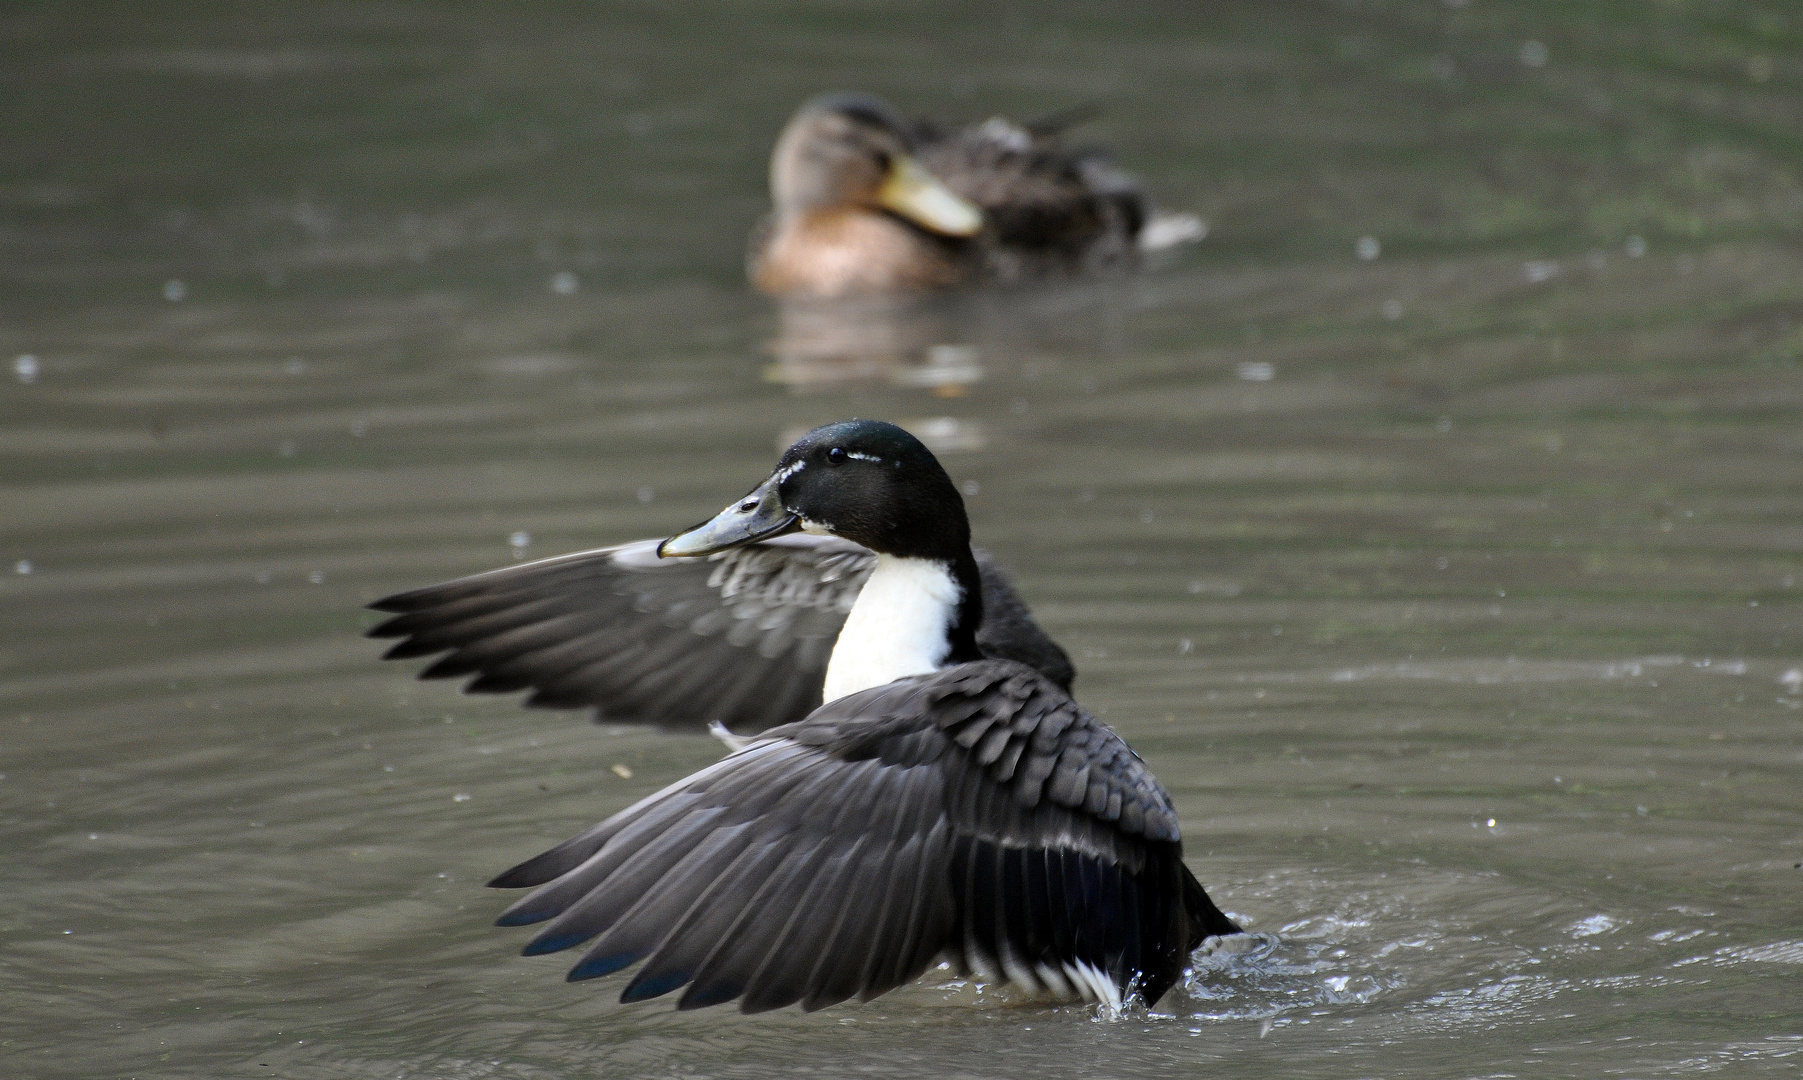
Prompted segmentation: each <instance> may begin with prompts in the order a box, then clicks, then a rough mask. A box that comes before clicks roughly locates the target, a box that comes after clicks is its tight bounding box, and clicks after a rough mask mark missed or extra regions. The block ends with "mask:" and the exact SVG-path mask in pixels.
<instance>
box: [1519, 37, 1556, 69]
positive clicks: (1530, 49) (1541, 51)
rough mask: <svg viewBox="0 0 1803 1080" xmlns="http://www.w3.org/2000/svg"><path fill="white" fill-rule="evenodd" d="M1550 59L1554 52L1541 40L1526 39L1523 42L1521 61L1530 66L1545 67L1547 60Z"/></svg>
mask: <svg viewBox="0 0 1803 1080" xmlns="http://www.w3.org/2000/svg"><path fill="white" fill-rule="evenodd" d="M1550 59H1552V54H1551V53H1549V52H1548V51H1547V49H1546V46H1545V45H1542V44H1541V43H1540V42H1538V41H1524V42H1522V43H1521V62H1522V63H1524V64H1526V65H1527V66H1528V67H1531V68H1537V67H1545V66H1546V62H1547V61H1548V60H1550Z"/></svg>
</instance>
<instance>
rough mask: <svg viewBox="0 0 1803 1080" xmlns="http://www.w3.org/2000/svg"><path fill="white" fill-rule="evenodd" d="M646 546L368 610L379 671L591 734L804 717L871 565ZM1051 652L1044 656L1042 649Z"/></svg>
mask: <svg viewBox="0 0 1803 1080" xmlns="http://www.w3.org/2000/svg"><path fill="white" fill-rule="evenodd" d="M657 543H658V542H657V541H656V540H640V541H637V542H635V543H631V544H622V545H620V546H619V547H612V548H603V549H600V550H598V551H584V552H578V553H576V554H574V555H564V556H560V557H558V558H554V559H543V560H540V561H538V562H530V563H522V564H520V565H518V566H508V567H503V568H502V569H499V570H493V571H490V572H488V573H486V574H476V575H474V576H472V577H467V578H460V579H458V580H456V581H450V582H446V583H444V584H442V585H432V586H428V587H427V588H423V589H415V590H413V591H411V592H404V593H397V594H395V595H393V596H390V597H386V598H385V599H382V600H378V601H376V602H375V603H374V604H371V605H370V606H371V607H373V608H375V609H376V610H378V611H386V612H391V613H393V614H394V617H393V618H391V619H388V620H387V621H385V622H383V623H381V624H379V625H378V626H376V627H375V628H373V629H372V630H370V631H369V636H371V637H376V638H400V639H401V640H400V641H399V642H398V643H397V644H395V645H394V647H393V648H391V649H389V650H388V652H387V653H386V654H385V658H386V659H390V660H401V659H408V658H411V657H422V656H433V655H436V654H438V653H446V654H447V655H445V656H442V657H440V658H439V659H438V660H437V662H435V663H433V664H432V665H431V666H430V667H428V668H426V670H425V671H424V672H422V673H421V675H420V677H421V678H425V679H449V678H458V677H461V676H467V675H473V676H475V678H474V679H472V680H471V681H470V682H469V684H468V685H467V686H465V687H464V689H465V691H467V692H472V693H506V692H508V691H518V690H531V691H532V695H531V696H530V697H529V698H527V699H526V704H527V705H531V706H538V707H543V708H553V709H574V708H582V707H584V706H592V707H593V708H594V709H595V711H596V719H599V720H618V721H624V722H642V723H654V724H660V725H664V726H668V727H682V728H701V727H705V726H706V725H707V723H708V722H709V721H710V720H718V721H720V722H721V723H723V724H725V725H726V726H728V727H729V728H736V729H739V730H749V731H761V730H763V729H765V728H768V727H771V726H774V725H776V724H782V723H787V722H789V721H792V720H796V719H799V718H800V717H803V716H806V715H807V714H808V712H809V711H810V710H812V709H813V708H814V707H815V706H817V705H819V704H820V691H821V685H822V683H823V681H824V679H825V674H826V662H827V659H828V658H829V657H830V656H831V655H832V650H833V643H834V642H835V641H836V640H837V639H838V636H839V628H840V627H841V626H843V625H844V623H845V616H846V613H847V612H849V611H850V610H851V605H852V601H853V600H855V599H856V598H857V595H858V590H860V589H862V588H863V586H864V579H865V578H867V577H869V575H870V569H871V567H872V566H873V565H874V564H875V556H874V555H872V554H871V553H870V552H869V551H868V550H867V549H865V548H863V547H861V546H859V545H857V544H853V543H849V542H847V541H843V540H835V539H832V538H828V537H818V536H806V535H798V536H786V537H780V538H778V539H775V540H770V541H765V542H763V543H759V544H751V545H748V546H746V547H742V548H735V549H733V550H731V551H727V552H722V553H721V554H719V555H715V556H713V557H711V558H707V559H660V558H658V557H657ZM1053 647H1054V648H1056V646H1053Z"/></svg>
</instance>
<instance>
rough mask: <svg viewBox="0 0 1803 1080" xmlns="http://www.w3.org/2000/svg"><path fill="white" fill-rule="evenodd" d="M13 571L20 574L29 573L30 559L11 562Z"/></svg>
mask: <svg viewBox="0 0 1803 1080" xmlns="http://www.w3.org/2000/svg"><path fill="white" fill-rule="evenodd" d="M13 573H15V574H18V575H20V576H24V575H27V574H30V573H31V560H30V559H20V560H19V561H18V562H16V563H13Z"/></svg>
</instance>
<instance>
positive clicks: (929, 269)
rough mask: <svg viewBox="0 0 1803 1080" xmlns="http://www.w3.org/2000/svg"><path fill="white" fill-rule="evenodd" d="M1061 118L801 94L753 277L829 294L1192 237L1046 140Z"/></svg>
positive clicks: (773, 177) (1064, 266) (1012, 273)
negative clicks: (990, 115)
mask: <svg viewBox="0 0 1803 1080" xmlns="http://www.w3.org/2000/svg"><path fill="white" fill-rule="evenodd" d="M1073 118H1074V117H1073V116H1072V115H1070V114H1067V115H1066V116H1064V117H1062V118H1051V119H1048V120H1046V121H1041V122H1038V123H1034V124H1024V125H1023V124H1015V123H1011V122H1009V121H1006V120H1002V119H992V120H988V121H985V122H984V123H981V124H977V125H975V126H973V127H969V128H964V129H962V130H957V131H950V132H947V131H942V130H939V129H936V128H931V127H928V126H923V125H911V124H908V123H906V122H904V121H903V120H902V119H901V118H900V117H899V116H897V115H896V113H895V112H894V111H893V110H892V109H890V108H889V106H888V105H886V104H884V103H883V102H881V101H879V100H877V99H876V98H873V97H869V96H867V95H861V94H830V95H827V96H825V97H820V98H816V99H814V100H813V101H810V102H808V103H807V104H806V105H803V106H802V107H801V110H800V111H799V112H797V113H796V114H795V116H794V118H793V119H791V120H790V121H789V124H788V126H787V127H786V128H784V129H783V133H782V135H781V137H780V138H778V139H777V142H776V149H775V151H774V152H773V153H772V155H771V160H770V188H771V196H772V199H773V201H774V202H775V210H774V212H773V213H772V214H771V216H770V218H769V220H767V221H766V222H765V223H764V225H763V226H762V227H761V229H760V230H759V233H758V235H757V236H755V237H754V238H753V249H752V257H751V267H750V269H751V278H752V281H753V283H755V284H756V285H757V287H758V288H759V289H761V290H763V291H764V292H767V293H772V294H775V295H779V296H816V297H841V296H849V295H855V294H872V293H878V294H880V293H906V292H920V291H926V290H934V289H945V288H952V287H956V286H960V285H967V284H975V283H979V282H998V281H999V282H1010V281H1019V280H1024V279H1031V278H1038V277H1047V276H1058V275H1065V274H1072V273H1082V272H1087V271H1094V270H1099V269H1104V268H1109V267H1119V266H1124V265H1129V264H1131V263H1132V262H1133V260H1134V258H1135V256H1136V253H1137V250H1138V249H1139V248H1140V247H1141V246H1143V245H1144V244H1145V242H1146V241H1147V240H1148V239H1154V240H1156V239H1160V238H1163V237H1164V234H1165V233H1170V234H1171V235H1175V236H1176V238H1177V239H1189V238H1192V237H1193V236H1194V235H1195V234H1196V233H1197V232H1199V230H1200V222H1197V221H1195V219H1193V218H1189V219H1186V220H1185V219H1171V221H1172V222H1173V224H1172V225H1169V226H1167V227H1166V228H1165V229H1164V230H1148V229H1147V225H1148V223H1149V221H1150V217H1151V211H1150V204H1149V201H1148V200H1147V198H1146V195H1145V192H1144V191H1143V190H1142V189H1141V187H1140V185H1139V183H1138V181H1137V180H1135V179H1134V178H1133V177H1131V176H1129V175H1127V174H1126V173H1124V172H1122V171H1121V170H1119V169H1117V168H1115V167H1114V166H1113V165H1111V164H1109V163H1108V162H1107V161H1106V160H1104V159H1103V158H1102V157H1100V156H1099V155H1098V154H1096V153H1094V152H1084V153H1077V152H1071V151H1068V150H1065V149H1063V148H1061V147H1060V146H1059V145H1058V141H1057V136H1058V132H1059V130H1060V129H1062V128H1063V127H1065V126H1067V125H1068V123H1069V122H1070V120H1071V119H1073ZM1149 232H1158V233H1160V236H1159V237H1150V236H1149V235H1148V233H1149Z"/></svg>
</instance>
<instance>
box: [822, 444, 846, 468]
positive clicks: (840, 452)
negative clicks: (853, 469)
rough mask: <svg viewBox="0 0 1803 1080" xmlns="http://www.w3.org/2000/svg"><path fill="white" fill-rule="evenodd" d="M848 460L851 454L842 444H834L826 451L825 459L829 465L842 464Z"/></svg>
mask: <svg viewBox="0 0 1803 1080" xmlns="http://www.w3.org/2000/svg"><path fill="white" fill-rule="evenodd" d="M850 460H851V455H850V454H848V453H846V452H845V447H843V446H835V447H833V448H832V449H831V450H828V451H827V452H826V461H827V464H829V465H843V464H845V463H846V462H848V461H850Z"/></svg>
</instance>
